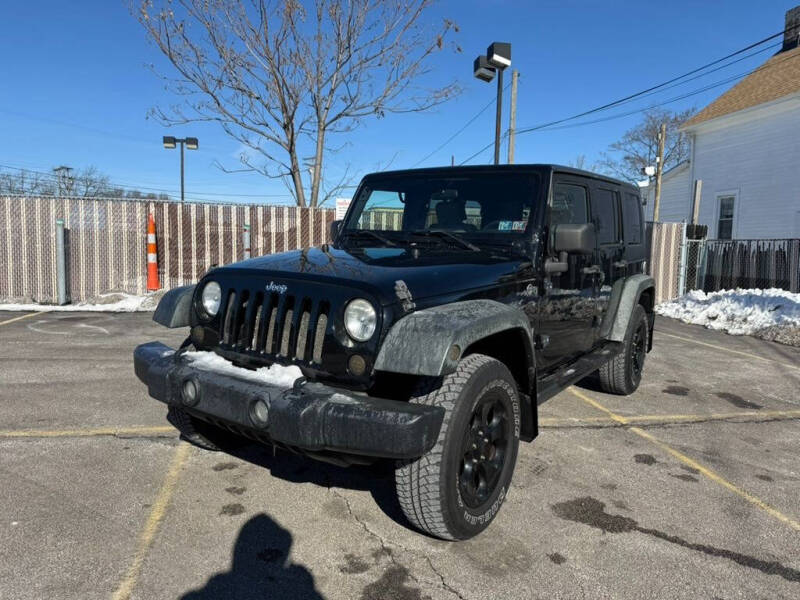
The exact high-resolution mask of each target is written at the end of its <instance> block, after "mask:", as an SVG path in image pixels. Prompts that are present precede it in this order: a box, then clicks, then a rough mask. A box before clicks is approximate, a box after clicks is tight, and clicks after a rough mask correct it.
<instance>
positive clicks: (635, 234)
mask: <svg viewBox="0 0 800 600" xmlns="http://www.w3.org/2000/svg"><path fill="white" fill-rule="evenodd" d="M640 206H641V202H640V200H639V196H637V195H636V194H625V198H624V200H623V201H622V230H623V232H624V233H625V241H626V242H627V243H628V244H641V243H642V211H641V210H640V209H639V207H640Z"/></svg>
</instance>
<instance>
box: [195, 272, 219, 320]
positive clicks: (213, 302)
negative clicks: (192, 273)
mask: <svg viewBox="0 0 800 600" xmlns="http://www.w3.org/2000/svg"><path fill="white" fill-rule="evenodd" d="M221 299H222V289H221V288H220V287H219V284H218V283H217V282H216V281H209V282H208V283H207V284H206V285H205V287H204V288H203V293H202V294H201V295H200V302H201V303H202V305H203V310H204V311H206V314H207V315H208V316H209V317H213V316H214V315H216V314H217V311H219V302H220V300H221Z"/></svg>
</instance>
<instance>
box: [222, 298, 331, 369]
mask: <svg viewBox="0 0 800 600" xmlns="http://www.w3.org/2000/svg"><path fill="white" fill-rule="evenodd" d="M220 314H221V317H222V321H221V331H220V347H221V348H222V349H223V350H231V351H234V352H241V353H246V354H250V355H257V356H261V357H264V358H267V359H281V360H282V361H291V362H300V363H306V364H314V363H316V364H319V363H321V362H322V343H323V340H324V338H325V330H326V328H327V326H328V315H329V314H330V304H329V303H328V302H327V301H320V300H314V299H312V298H310V297H302V296H294V295H291V294H279V293H277V292H268V291H253V290H247V289H245V290H228V291H227V294H226V296H225V301H224V306H223V307H222V310H221V312H220Z"/></svg>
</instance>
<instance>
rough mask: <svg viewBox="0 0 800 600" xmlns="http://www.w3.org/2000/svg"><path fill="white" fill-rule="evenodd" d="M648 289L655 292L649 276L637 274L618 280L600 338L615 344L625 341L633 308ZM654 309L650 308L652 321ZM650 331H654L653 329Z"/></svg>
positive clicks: (612, 289)
mask: <svg viewBox="0 0 800 600" xmlns="http://www.w3.org/2000/svg"><path fill="white" fill-rule="evenodd" d="M648 289H650V290H653V291H654V292H655V281H654V280H653V278H652V277H650V276H649V275H642V274H637V275H631V276H630V277H626V278H625V279H619V280H617V281H616V282H615V283H614V286H613V287H612V288H611V299H610V300H609V303H608V310H607V312H606V316H605V318H604V319H603V324H602V325H601V327H600V337H602V338H605V339H607V340H612V341H614V342H621V341H623V340H624V339H625V333H626V332H627V331H628V322H629V321H630V318H631V313H632V312H633V307H634V306H636V305H637V304H638V303H639V299H640V298H641V297H642V294H643V293H644V292H645V291H647V290H648ZM652 308H653V307H652V306H650V307H649V308H648V313H649V314H648V317H649V318H650V319H651V321H652V316H650V315H652ZM651 325H652V322H651ZM650 329H651V331H652V327H651V328H650Z"/></svg>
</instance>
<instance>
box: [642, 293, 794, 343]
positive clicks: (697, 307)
mask: <svg viewBox="0 0 800 600" xmlns="http://www.w3.org/2000/svg"><path fill="white" fill-rule="evenodd" d="M656 312H657V313H658V314H660V315H663V316H665V317H671V318H673V319H678V320H680V321H683V322H684V323H693V324H695V325H703V326H704V327H707V328H709V329H717V330H721V331H726V332H727V333H730V334H733V335H759V337H764V336H761V335H760V333H761V332H764V331H765V330H771V331H774V330H776V329H785V328H786V329H797V328H800V294H793V293H791V292H787V291H786V290H780V289H775V288H770V289H766V290H741V289H736V290H722V291H720V292H710V293H708V294H706V293H705V292H702V291H700V290H695V291H692V292H689V293H688V294H685V295H684V296H681V297H680V298H677V299H676V300H672V301H671V302H664V303H662V304H659V305H658V306H656ZM771 338H772V339H775V338H774V336H771ZM777 341H781V340H777Z"/></svg>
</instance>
